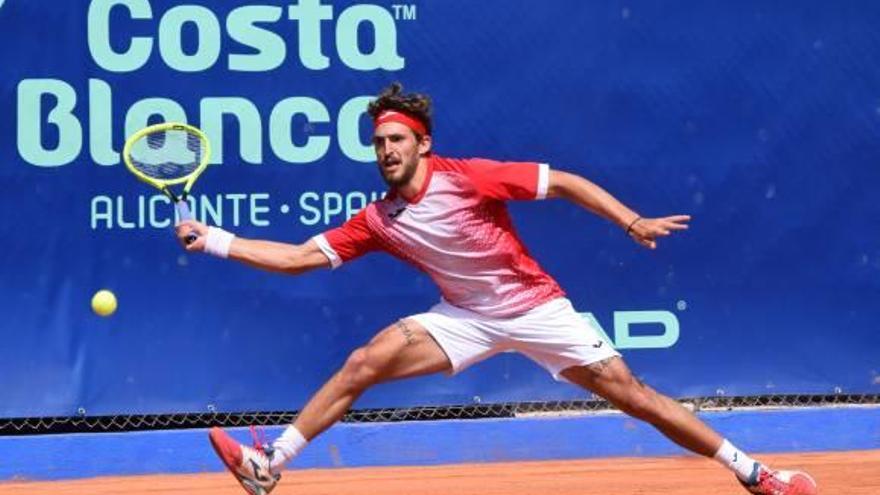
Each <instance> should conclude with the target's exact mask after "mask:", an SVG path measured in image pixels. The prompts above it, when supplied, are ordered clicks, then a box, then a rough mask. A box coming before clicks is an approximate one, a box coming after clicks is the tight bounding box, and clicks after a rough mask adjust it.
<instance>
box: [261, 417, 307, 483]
mask: <svg viewBox="0 0 880 495" xmlns="http://www.w3.org/2000/svg"><path fill="white" fill-rule="evenodd" d="M308 444H309V441H308V440H306V437H304V436H302V433H300V432H299V430H297V429H296V427H295V426H293V425H290V426H288V427H287V429H286V430H284V433H282V434H281V436H280V437H278V438H277V439H276V440H275V441H274V442H273V443H272V448H273V449H275V454H274V455H273V456H272V462H271V464H269V470H270V471H272V472H273V473H276V474H277V473H280V472H281V471H283V470H284V466H285V465H286V464H287V463H288V462H290V461H291V459H293V458H294V457H296V456H297V455H298V454H299V453H300V451H302V449H304V448H305V447H306V445H308Z"/></svg>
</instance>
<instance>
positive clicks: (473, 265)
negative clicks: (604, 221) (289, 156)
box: [314, 155, 565, 318]
mask: <svg viewBox="0 0 880 495" xmlns="http://www.w3.org/2000/svg"><path fill="white" fill-rule="evenodd" d="M549 176H550V168H549V166H548V165H547V164H539V163H531V162H525V163H518V162H497V161H492V160H484V159H455V158H444V157H440V156H437V155H431V156H430V158H429V159H428V173H427V176H426V178H425V183H424V185H423V186H422V190H421V191H420V192H419V193H418V195H416V197H414V198H412V199H410V200H407V199H406V198H404V197H402V196H400V195H398V194H396V192H395V191H394V190H393V189H392V190H391V191H389V193H388V194H387V195H386V196H385V198H383V199H381V200H378V201H375V202H373V203H370V204H369V205H367V207H366V208H364V209H363V210H361V211H360V212H359V213H358V214H357V215H355V216H354V217H352V218H351V219H350V220H348V221H347V222H346V223H345V224H343V225H342V226H341V227H338V228H335V229H331V230H328V231H327V232H324V233H323V234H321V235H318V236H315V237H314V240H315V242H316V243H317V244H318V246H319V247H320V249H321V251H323V252H324V254H325V255H327V257H328V258H329V259H330V263H331V265H332V266H333V268H336V267H338V266H339V265H341V264H342V263H343V262H346V261H350V260H353V259H355V258H357V257H359V256H361V255H363V254H366V253H368V252H370V251H377V250H382V251H385V252H387V253H389V254H391V255H392V256H395V257H397V258H400V259H401V260H403V261H406V262H408V263H411V264H413V265H414V266H415V267H416V268H418V269H420V270H421V271H423V272H425V273H427V274H428V275H429V276H430V277H431V278H432V279H433V280H434V282H436V283H437V285H438V286H439V287H440V291H441V293H442V295H443V298H444V299H445V300H446V301H448V302H449V303H450V304H453V305H455V306H458V307H460V308H464V309H467V310H470V311H474V312H476V313H480V314H483V315H486V316H491V317H500V318H506V317H511V316H516V315H519V314H522V313H525V312H526V311H528V310H530V309H532V308H534V307H536V306H539V305H540V304H543V303H545V302H547V301H549V300H551V299H555V298H557V297H562V296H564V295H565V293H564V292H563V291H562V289H561V288H560V287H559V284H557V283H556V281H555V280H553V279H552V278H551V277H550V276H549V275H547V274H546V273H545V272H544V271H543V270H542V269H541V267H540V266H538V263H537V262H536V261H535V260H534V259H533V258H532V257H531V255H529V252H528V251H527V250H526V248H525V246H524V245H523V243H522V241H521V240H520V239H519V236H517V234H516V231H515V230H514V228H513V223H512V222H511V220H510V215H509V214H508V212H507V207H506V205H505V203H504V201H505V200H510V199H520V200H526V199H544V197H546V195H547V185H548V181H549Z"/></svg>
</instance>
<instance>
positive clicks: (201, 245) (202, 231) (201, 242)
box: [174, 220, 208, 252]
mask: <svg viewBox="0 0 880 495" xmlns="http://www.w3.org/2000/svg"><path fill="white" fill-rule="evenodd" d="M191 232H195V234H196V235H197V236H198V237H197V238H196V240H195V241H193V242H192V243H191V244H187V243H186V237H187V236H188V235H189V234H190V233H191ZM174 233H175V234H176V235H177V240H178V241H180V245H181V246H183V247H184V248H185V249H186V250H187V251H197V252H202V251H204V250H205V237H206V236H207V235H208V226H207V225H205V224H203V223H201V222H197V221H195V220H182V221H181V222H180V223H179V224H177V226H175V227H174Z"/></svg>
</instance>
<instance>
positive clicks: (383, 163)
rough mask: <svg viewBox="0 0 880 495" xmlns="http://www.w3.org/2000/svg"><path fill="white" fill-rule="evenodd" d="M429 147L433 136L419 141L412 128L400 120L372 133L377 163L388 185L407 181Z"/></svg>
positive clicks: (396, 184)
mask: <svg viewBox="0 0 880 495" xmlns="http://www.w3.org/2000/svg"><path fill="white" fill-rule="evenodd" d="M430 146H431V138H430V136H422V139H421V140H419V139H418V138H417V137H416V134H415V133H414V132H413V131H412V129H410V128H409V127H407V126H405V125H403V124H401V123H399V122H386V123H384V124H382V125H380V126H379V127H377V128H376V130H375V131H374V132H373V149H374V150H375V151H376V163H377V165H378V166H379V173H381V174H382V178H383V179H385V182H386V183H387V184H388V185H389V186H402V185H404V184H406V183H408V182H409V181H410V180H411V179H412V178H413V176H414V175H415V173H416V169H417V168H418V166H419V158H420V157H421V156H422V155H423V154H424V153H427V152H428V151H429V150H430Z"/></svg>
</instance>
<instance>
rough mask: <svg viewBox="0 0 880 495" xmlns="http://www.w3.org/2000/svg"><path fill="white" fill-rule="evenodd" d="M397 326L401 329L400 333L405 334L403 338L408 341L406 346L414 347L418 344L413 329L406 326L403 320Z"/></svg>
mask: <svg viewBox="0 0 880 495" xmlns="http://www.w3.org/2000/svg"><path fill="white" fill-rule="evenodd" d="M397 326H398V328H400V331H401V332H403V337H404V338H405V339H406V345H413V344H415V342H416V338H415V336H414V335H413V332H412V329H411V328H410V327H409V326H408V325H407V324H406V322H405V321H403V320H398V321H397Z"/></svg>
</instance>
